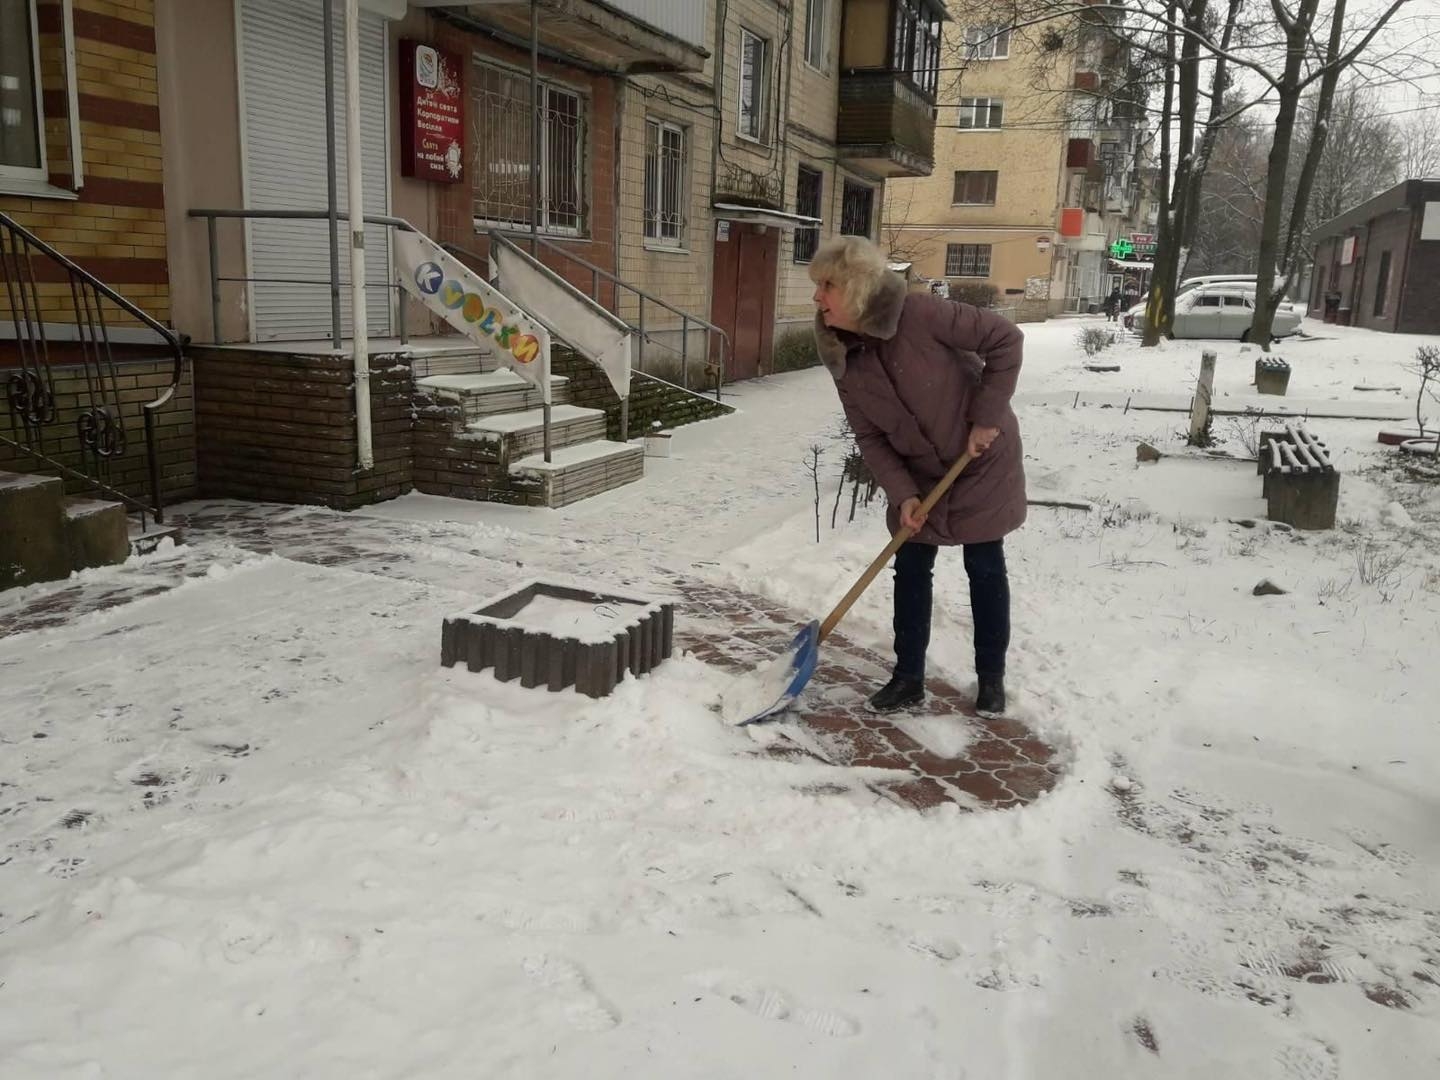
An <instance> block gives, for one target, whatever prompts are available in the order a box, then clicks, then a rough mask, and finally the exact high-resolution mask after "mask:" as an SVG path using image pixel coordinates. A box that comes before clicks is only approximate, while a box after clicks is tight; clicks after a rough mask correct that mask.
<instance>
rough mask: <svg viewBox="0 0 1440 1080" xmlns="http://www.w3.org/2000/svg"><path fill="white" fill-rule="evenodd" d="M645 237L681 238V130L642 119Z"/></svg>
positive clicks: (673, 241)
mask: <svg viewBox="0 0 1440 1080" xmlns="http://www.w3.org/2000/svg"><path fill="white" fill-rule="evenodd" d="M645 239H646V240H656V241H659V242H660V243H664V244H673V245H674V246H676V247H679V246H680V245H681V244H682V243H683V242H684V239H685V130H684V129H683V128H679V127H676V126H675V125H674V124H667V123H665V122H663V121H660V120H646V121H645Z"/></svg>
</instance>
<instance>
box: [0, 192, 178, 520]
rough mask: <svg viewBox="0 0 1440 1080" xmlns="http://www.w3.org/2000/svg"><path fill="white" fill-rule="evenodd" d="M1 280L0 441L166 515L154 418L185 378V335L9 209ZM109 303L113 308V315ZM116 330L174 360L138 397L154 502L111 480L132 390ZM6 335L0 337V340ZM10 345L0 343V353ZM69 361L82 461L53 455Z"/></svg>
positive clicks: (125, 438)
mask: <svg viewBox="0 0 1440 1080" xmlns="http://www.w3.org/2000/svg"><path fill="white" fill-rule="evenodd" d="M37 267H38V268H39V269H38V271H37ZM0 283H3V290H4V291H3V293H0V298H3V300H4V302H5V303H6V305H7V310H5V311H0V326H3V323H4V322H9V323H10V324H11V326H12V327H13V329H14V339H13V340H14V349H13V351H14V363H13V365H11V364H0V377H3V378H4V380H5V389H6V394H5V398H6V401H7V403H8V405H9V413H10V424H9V428H10V431H9V434H8V435H7V434H5V433H4V432H0V442H4V443H5V444H7V445H9V446H12V447H14V448H15V449H17V450H19V451H21V452H22V453H24V454H26V455H28V456H30V457H33V458H35V459H37V460H38V461H40V462H41V464H42V466H43V467H44V468H45V469H46V470H54V471H58V472H59V473H61V474H62V475H63V476H66V477H68V478H69V479H72V480H79V481H81V482H82V483H84V484H85V485H86V486H87V487H91V488H94V489H96V490H98V491H100V492H102V493H104V494H106V495H108V496H110V497H111V498H113V499H116V500H117V501H119V502H122V503H124V504H126V505H127V506H129V507H131V508H133V509H135V510H138V511H139V512H140V514H141V523H142V526H143V524H144V516H145V515H146V514H150V515H153V517H154V518H155V520H156V522H161V521H163V520H164V508H163V506H162V505H161V493H160V459H159V456H158V453H157V449H156V434H155V418H156V415H157V413H158V412H159V410H160V409H162V408H164V407H165V406H166V405H167V404H168V403H169V402H170V400H171V399H172V398H173V397H174V396H175V391H176V389H177V388H178V387H179V385H180V378H181V375H182V373H183V367H184V352H183V350H182V347H181V344H180V339H179V338H178V337H177V336H176V335H175V333H174V332H173V331H171V330H170V329H169V328H168V327H165V326H162V325H161V324H160V323H158V322H156V321H155V320H154V319H153V318H151V317H150V316H149V315H147V314H146V313H145V312H144V311H142V310H140V308H138V307H136V306H135V305H134V304H133V303H131V302H130V301H129V300H127V299H126V298H125V297H123V296H121V295H120V294H119V293H117V292H116V291H115V290H114V289H112V288H110V287H109V286H108V285H106V284H105V283H104V282H102V281H100V280H99V279H98V278H97V277H95V275H93V274H91V273H90V272H89V271H87V270H85V269H83V268H82V267H80V266H77V265H76V264H75V263H74V262H72V261H71V260H70V259H68V258H66V257H65V256H64V255H62V254H60V252H58V251H56V250H55V249H54V248H53V247H51V246H50V245H49V244H47V243H45V242H44V241H43V240H41V239H40V238H39V237H37V236H35V235H34V234H33V233H31V232H30V231H28V230H27V229H25V228H23V227H22V226H21V225H19V224H18V223H17V222H16V221H15V220H14V219H13V218H11V217H9V216H8V215H6V214H0ZM107 303H108V304H109V305H110V306H112V307H113V309H114V313H113V314H112V315H111V316H110V317H108V318H107V316H106V305H107ZM6 314H8V315H9V318H8V319H5V318H4V316H5V315H6ZM136 323H138V324H139V328H138V333H137V328H136V327H135V326H134V324H136ZM121 324H128V325H125V326H123V328H122V326H121ZM117 335H135V336H136V337H137V338H143V339H144V340H145V343H146V344H147V345H153V346H154V347H155V348H158V349H161V350H163V351H164V352H165V353H166V354H167V356H168V357H169V358H173V361H174V366H173V368H172V371H171V376H170V382H169V385H167V386H164V387H161V388H160V389H159V390H158V392H157V393H156V396H155V398H154V400H153V401H146V402H140V403H138V409H139V413H140V417H141V419H142V420H143V424H144V432H145V455H146V466H147V469H146V473H147V477H148V480H149V488H150V491H149V500H148V501H146V500H145V499H143V498H139V497H137V496H136V495H134V494H132V493H128V492H123V491H120V490H118V489H117V488H115V487H114V486H113V485H112V484H111V483H110V478H111V468H112V465H113V464H114V462H116V461H117V460H118V459H119V458H121V457H122V456H123V455H124V454H125V452H126V450H127V448H128V446H129V440H130V431H129V429H128V428H127V425H126V417H125V407H126V404H127V400H126V399H127V398H128V397H129V396H130V395H128V394H125V393H124V392H123V391H122V388H121V386H120V375H119V374H118V373H117V371H116V366H115V355H114V350H113V348H112V345H111V343H112V339H114V338H116V337H117ZM156 339H158V341H157V340H156ZM6 344H7V341H6V339H5V338H0V347H3V346H4V345H6ZM6 351H9V350H6V349H3V348H0V356H3V355H4V352H6ZM65 367H78V368H79V369H80V370H81V372H82V374H83V383H84V385H83V388H82V389H81V390H80V392H79V394H78V395H77V396H78V398H79V400H78V403H77V404H78V412H76V414H75V421H74V425H75V427H74V433H75V435H76V436H77V438H78V447H79V463H80V468H78V469H76V468H72V467H71V466H70V465H67V464H65V463H64V462H62V461H60V460H58V459H57V457H56V456H55V455H56V454H61V453H65V449H64V448H63V447H62V446H61V445H60V444H61V443H62V442H63V440H64V439H65V438H66V437H67V434H68V433H67V431H66V429H65V424H66V421H65V415H66V414H67V413H69V412H71V410H70V409H69V408H64V407H62V400H61V395H60V394H58V393H57V384H56V369H57V368H65ZM132 404H133V403H132ZM67 456H68V455H67Z"/></svg>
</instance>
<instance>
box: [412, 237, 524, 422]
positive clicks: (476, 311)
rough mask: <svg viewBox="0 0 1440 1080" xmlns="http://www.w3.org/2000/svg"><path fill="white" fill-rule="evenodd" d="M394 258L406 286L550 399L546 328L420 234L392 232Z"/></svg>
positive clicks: (427, 305)
mask: <svg viewBox="0 0 1440 1080" xmlns="http://www.w3.org/2000/svg"><path fill="white" fill-rule="evenodd" d="M395 261H396V263H397V264H398V266H399V271H400V283H401V285H402V286H404V288H405V290H406V291H407V292H408V293H410V294H411V295H412V296H414V297H415V298H416V299H418V300H419V301H420V302H421V303H423V304H424V305H425V307H426V308H427V309H429V310H430V311H432V312H433V313H434V314H436V315H438V316H440V317H441V318H442V319H444V320H445V321H446V322H447V323H449V324H450V325H451V326H453V327H454V328H455V329H456V330H459V331H460V332H461V333H462V334H465V335H466V336H467V337H469V338H470V339H471V340H472V341H474V342H477V343H479V344H483V345H488V346H489V347H490V349H491V351H492V352H493V353H494V354H495V356H496V357H497V358H498V359H499V361H500V362H501V363H502V364H504V365H505V366H506V367H508V368H510V369H511V370H512V371H514V372H515V373H516V374H518V375H521V376H522V377H524V378H525V379H527V380H528V381H530V382H532V383H534V384H535V385H536V386H537V387H539V389H540V392H541V400H542V401H544V402H545V403H546V404H549V401H550V334H549V332H548V331H546V329H545V328H544V327H543V326H541V325H540V324H539V323H537V322H536V321H535V320H534V319H532V318H530V316H528V315H526V314H525V312H523V311H521V310H520V308H519V307H517V306H516V305H515V304H514V303H513V302H512V301H511V300H510V299H509V298H508V297H506V296H505V295H504V294H503V293H501V292H500V291H499V290H498V289H496V288H494V287H493V286H491V285H490V283H489V282H487V281H486V280H485V279H484V278H482V277H481V276H480V275H479V274H477V273H475V272H474V271H473V270H471V269H470V268H469V267H468V266H466V265H465V264H464V263H462V262H461V261H460V260H459V259H456V258H455V257H454V256H452V255H450V254H448V253H446V252H445V251H442V250H441V249H440V248H439V247H438V246H437V245H436V244H434V243H432V242H431V241H430V240H427V239H426V238H425V237H423V236H418V235H416V234H415V233H410V232H397V233H396V234H395Z"/></svg>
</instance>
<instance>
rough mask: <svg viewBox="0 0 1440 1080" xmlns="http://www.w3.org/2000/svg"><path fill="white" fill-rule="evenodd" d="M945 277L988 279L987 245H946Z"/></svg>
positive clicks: (988, 246) (988, 259)
mask: <svg viewBox="0 0 1440 1080" xmlns="http://www.w3.org/2000/svg"><path fill="white" fill-rule="evenodd" d="M945 276H946V277H989V276H990V245H989V244H946V245H945Z"/></svg>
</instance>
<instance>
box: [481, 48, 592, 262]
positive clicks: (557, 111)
mask: <svg viewBox="0 0 1440 1080" xmlns="http://www.w3.org/2000/svg"><path fill="white" fill-rule="evenodd" d="M472 84H473V89H472V91H471V95H470V100H471V104H472V106H473V108H472V112H473V114H474V115H473V119H472V121H471V134H472V143H473V147H472V154H471V176H472V177H473V178H474V179H473V189H474V194H473V199H474V214H475V217H477V218H479V219H481V220H484V221H488V222H494V223H495V224H498V225H504V226H509V227H513V228H529V227H530V222H531V218H532V216H534V214H535V212H536V209H537V208H536V207H535V206H534V200H533V199H532V198H531V195H530V120H531V115H532V113H531V109H530V80H529V78H528V77H527V76H524V75H521V74H519V73H517V72H511V71H507V70H505V69H504V68H498V67H492V66H491V65H489V64H480V63H477V64H475V65H474V78H473V80H472ZM540 109H541V113H540V117H541V122H540V205H539V207H538V211H539V225H540V227H541V228H542V229H544V230H546V231H547V232H559V233H571V234H579V233H581V232H583V231H584V228H585V224H586V222H585V206H584V191H585V179H584V149H583V147H584V138H585V116H584V101H583V99H582V98H581V97H580V95H579V94H575V93H571V92H569V91H566V90H561V89H558V88H556V87H553V86H548V85H545V84H542V85H541V86H540Z"/></svg>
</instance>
